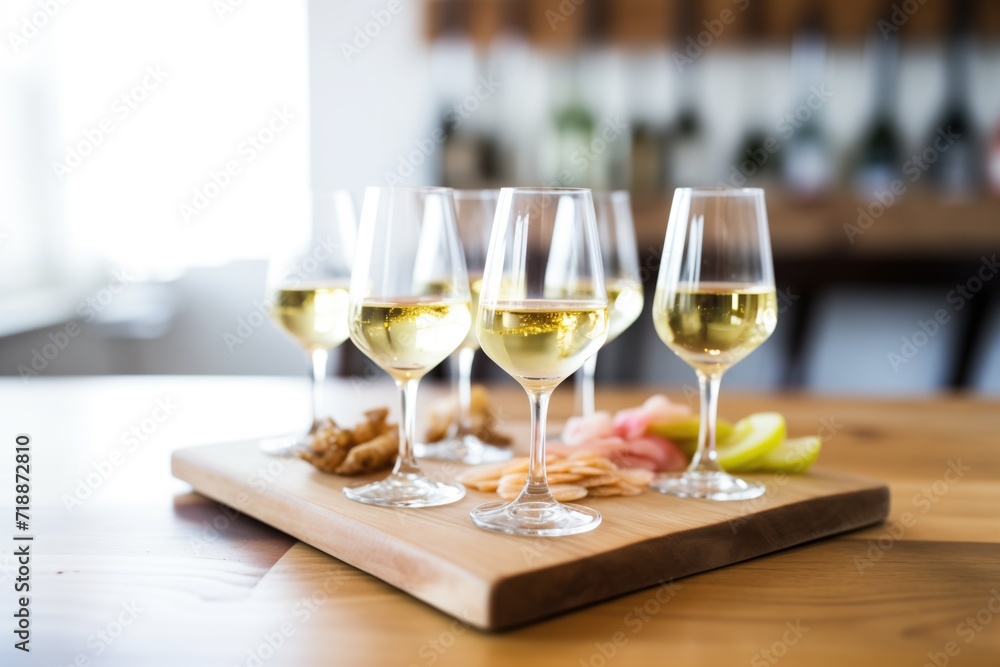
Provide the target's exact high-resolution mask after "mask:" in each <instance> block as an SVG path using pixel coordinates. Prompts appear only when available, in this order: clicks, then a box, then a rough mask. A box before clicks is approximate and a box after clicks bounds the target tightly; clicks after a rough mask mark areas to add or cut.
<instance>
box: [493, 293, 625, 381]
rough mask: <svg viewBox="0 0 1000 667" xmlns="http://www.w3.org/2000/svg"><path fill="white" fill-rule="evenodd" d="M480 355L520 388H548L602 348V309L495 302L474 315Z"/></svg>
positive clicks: (605, 311) (604, 332) (587, 305)
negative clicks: (511, 378)
mask: <svg viewBox="0 0 1000 667" xmlns="http://www.w3.org/2000/svg"><path fill="white" fill-rule="evenodd" d="M480 317H481V319H480V322H479V342H480V344H481V345H482V346H483V351H484V352H485V353H486V354H487V355H489V357H490V359H492V360H493V361H495V362H496V363H497V365H498V366H500V368H502V369H504V370H505V371H507V372H508V373H510V374H511V375H512V376H514V378H515V379H517V380H519V381H520V382H521V383H522V384H523V385H525V386H534V387H539V388H543V387H554V386H555V385H557V384H559V383H560V382H561V381H562V380H563V379H565V378H566V377H568V376H569V375H572V374H573V373H574V372H576V370H577V369H578V368H580V366H582V365H583V362H584V361H586V360H587V359H588V358H589V357H591V356H592V355H593V354H595V353H596V352H597V351H598V350H599V349H600V348H601V345H603V344H604V339H605V337H606V335H607V330H608V308H607V307H606V306H605V305H604V304H603V303H587V302H573V301H538V302H529V303H524V302H518V301H507V302H498V303H496V304H495V305H494V306H493V307H492V308H483V310H482V313H480Z"/></svg>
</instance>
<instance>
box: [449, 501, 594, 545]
mask: <svg viewBox="0 0 1000 667" xmlns="http://www.w3.org/2000/svg"><path fill="white" fill-rule="evenodd" d="M469 515H470V516H471V517H472V523H474V524H476V525H477V526H479V527H480V528H485V529H486V530H492V531H496V532H498V533H507V534H508V535H528V536H546V537H556V536H561V535H576V534H578V533H586V532H587V531H589V530H593V529H595V528H597V526H599V525H600V523H601V513H600V512H598V511H597V510H592V509H590V508H589V507H581V506H580V505H568V504H563V503H559V502H556V501H555V500H552V501H550V502H544V501H521V500H520V499H518V500H514V501H512V502H509V503H508V502H497V503H486V504H485V505H480V506H479V507H477V508H476V509H474V510H472V512H470V513H469Z"/></svg>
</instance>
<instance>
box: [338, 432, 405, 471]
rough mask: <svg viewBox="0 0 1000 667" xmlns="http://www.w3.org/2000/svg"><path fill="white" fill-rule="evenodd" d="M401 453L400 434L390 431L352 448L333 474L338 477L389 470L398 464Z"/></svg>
mask: <svg viewBox="0 0 1000 667" xmlns="http://www.w3.org/2000/svg"><path fill="white" fill-rule="evenodd" d="M398 453H399V432H398V431H389V432H388V433H383V434H382V435H380V436H378V437H376V438H373V439H371V440H369V441H368V442H366V443H363V444H360V445H358V446H357V447H352V448H351V449H350V450H349V451H348V452H347V458H346V459H345V460H344V462H343V463H341V464H340V465H339V466H337V469H336V470H334V471H333V472H335V473H337V474H338V475H363V474H365V473H368V472H374V471H375V470H382V469H383V468H388V467H389V466H391V465H392V464H393V463H395V462H396V455H397V454H398Z"/></svg>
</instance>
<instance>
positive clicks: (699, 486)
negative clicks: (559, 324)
mask: <svg viewBox="0 0 1000 667" xmlns="http://www.w3.org/2000/svg"><path fill="white" fill-rule="evenodd" d="M777 319H778V309H777V299H776V298H775V289H774V268H773V266H772V263H771V241H770V237H769V236H768V230H767V210H766V209H765V207H764V191H763V190H761V189H759V188H737V189H731V188H678V189H677V190H676V191H675V192H674V201H673V204H672V205H671V207H670V220H669V222H668V223H667V233H666V238H665V240H664V245H663V259H662V261H661V263H660V275H659V278H658V280H657V283H656V295H655V296H654V299H653V324H654V325H655V327H656V332H657V333H658V334H659V336H660V338H661V339H662V340H663V342H664V343H666V345H667V347H669V348H670V349H671V350H673V351H674V353H675V354H676V355H677V356H679V357H680V358H681V359H683V360H684V361H685V362H687V363H688V364H689V365H690V366H692V367H693V368H694V371H695V373H696V374H697V375H698V385H699V386H700V387H701V427H700V429H699V431H698V449H697V451H696V452H695V455H694V458H693V459H692V460H691V465H690V466H689V467H688V469H687V471H685V472H684V473H682V474H679V475H664V476H660V477H659V478H657V479H656V480H654V481H653V483H652V484H651V485H650V486H652V487H653V488H654V489H656V490H657V491H660V492H662V493H669V494H673V495H676V496H682V497H684V498H708V499H711V500H743V499H746V498H756V497H757V496H759V495H761V494H763V493H764V485H763V484H760V483H758V482H753V481H747V480H744V479H740V478H738V477H733V476H732V475H728V474H726V473H725V472H723V471H722V468H721V467H720V466H719V460H718V455H717V454H716V451H715V437H716V428H715V426H716V412H717V407H718V399H719V382H720V381H721V380H722V374H723V373H724V372H725V371H726V369H728V368H729V367H730V366H732V365H733V364H735V363H736V362H738V361H740V360H741V359H743V358H744V357H746V356H747V355H748V354H750V353H751V352H753V351H754V349H756V348H757V346H758V345H760V344H761V343H763V342H764V341H765V340H767V338H768V336H770V335H771V332H773V331H774V327H775V325H776V324H777Z"/></svg>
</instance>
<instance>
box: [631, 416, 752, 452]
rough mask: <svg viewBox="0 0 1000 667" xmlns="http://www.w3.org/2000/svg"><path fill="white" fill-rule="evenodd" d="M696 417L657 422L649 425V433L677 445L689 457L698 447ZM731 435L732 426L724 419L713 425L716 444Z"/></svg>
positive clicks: (697, 422) (698, 424)
mask: <svg viewBox="0 0 1000 667" xmlns="http://www.w3.org/2000/svg"><path fill="white" fill-rule="evenodd" d="M700 421H701V420H700V419H699V418H698V415H690V416H688V417H681V418H680V419H674V420H671V421H668V422H659V423H653V424H650V425H649V432H650V433H652V434H653V435H658V436H660V437H661V438H666V439H667V440H669V441H670V442H672V443H674V444H675V445H677V446H678V447H679V448H680V449H681V451H682V452H684V453H685V454H687V455H688V456H691V455H692V454H694V450H695V449H696V448H697V447H698V430H699V429H700V428H701V424H700ZM732 433H733V425H732V424H730V423H729V422H727V421H726V420H725V419H720V420H718V421H717V422H716V424H715V438H716V441H717V442H725V441H726V440H727V439H729V437H730V436H731V435H732Z"/></svg>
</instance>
